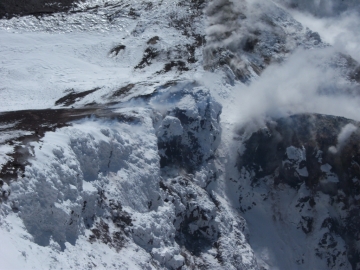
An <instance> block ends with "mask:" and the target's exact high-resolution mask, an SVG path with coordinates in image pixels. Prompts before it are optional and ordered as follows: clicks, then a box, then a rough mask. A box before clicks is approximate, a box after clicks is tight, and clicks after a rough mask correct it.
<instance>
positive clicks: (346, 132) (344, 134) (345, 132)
mask: <svg viewBox="0 0 360 270" xmlns="http://www.w3.org/2000/svg"><path fill="white" fill-rule="evenodd" d="M355 130H357V127H355V126H354V125H353V124H347V125H346V126H344V127H343V128H342V129H341V132H340V133H339V135H338V138H337V145H336V146H331V147H330V148H329V151H330V152H331V153H333V154H336V153H337V152H339V151H341V149H342V148H343V146H344V145H345V143H346V141H347V140H348V139H349V138H350V136H351V134H353V132H354V131H355Z"/></svg>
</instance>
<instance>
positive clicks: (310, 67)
mask: <svg viewBox="0 0 360 270" xmlns="http://www.w3.org/2000/svg"><path fill="white" fill-rule="evenodd" d="M334 53H335V51H334V49H333V48H327V49H316V50H310V51H309V50H298V51H296V52H295V53H294V54H293V55H292V56H290V57H289V58H288V59H287V60H286V61H284V62H283V63H282V64H277V65H270V66H269V67H268V68H267V69H266V70H265V71H264V72H263V73H262V75H261V76H260V77H259V79H258V80H257V81H254V82H253V83H252V84H251V85H250V86H245V85H242V86H239V87H238V89H237V98H236V100H237V101H238V103H237V104H236V107H237V108H238V112H237V115H238V117H239V121H238V123H239V124H240V125H241V124H245V123H247V122H248V121H255V122H259V121H260V122H261V121H263V120H264V119H266V118H267V117H271V118H278V117H284V116H288V115H291V114H295V113H321V114H328V115H336V116H343V117H347V118H351V119H355V120H360V115H359V107H360V97H359V96H358V95H354V94H353V93H354V92H356V91H358V85H357V84H356V83H350V82H349V81H348V80H346V79H345V78H344V75H343V74H341V72H340V71H339V69H337V68H333V67H331V65H330V64H329V63H328V61H329V59H330V58H331V56H333V55H334Z"/></svg>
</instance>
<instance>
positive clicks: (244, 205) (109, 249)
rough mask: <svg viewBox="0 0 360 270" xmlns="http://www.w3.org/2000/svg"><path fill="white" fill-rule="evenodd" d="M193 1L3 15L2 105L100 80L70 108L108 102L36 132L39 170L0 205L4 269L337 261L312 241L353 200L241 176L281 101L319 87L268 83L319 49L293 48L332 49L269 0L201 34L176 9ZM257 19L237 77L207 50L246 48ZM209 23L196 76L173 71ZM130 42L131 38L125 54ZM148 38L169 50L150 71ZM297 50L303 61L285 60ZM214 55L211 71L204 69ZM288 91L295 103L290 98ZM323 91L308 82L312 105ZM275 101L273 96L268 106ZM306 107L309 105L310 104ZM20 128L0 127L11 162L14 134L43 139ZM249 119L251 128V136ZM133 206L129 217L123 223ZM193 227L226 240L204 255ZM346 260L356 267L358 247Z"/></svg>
mask: <svg viewBox="0 0 360 270" xmlns="http://www.w3.org/2000/svg"><path fill="white" fill-rule="evenodd" d="M180 2H181V3H182V2H183V1H160V0H156V1H152V4H153V5H154V6H155V8H153V9H151V10H150V11H146V10H145V7H144V4H143V2H142V1H133V2H132V7H133V8H134V10H135V11H134V12H136V13H139V14H140V15H141V16H139V17H135V18H133V17H131V16H130V15H129V12H128V11H129V7H128V6H125V5H124V6H121V7H120V8H119V6H116V5H117V4H119V3H118V2H117V1H105V0H104V1H98V0H92V1H90V0H89V1H84V2H82V3H79V4H78V7H76V8H75V9H74V11H82V10H86V9H87V8H94V11H84V12H75V13H72V14H67V15H65V14H63V13H60V14H54V15H52V16H44V17H42V18H40V19H38V18H35V17H32V16H28V17H19V18H12V19H11V20H0V35H1V36H2V39H1V40H0V59H1V60H0V61H1V68H0V76H1V78H2V85H1V88H0V111H1V112H6V111H15V110H25V109H27V110H29V109H45V108H59V107H63V105H57V106H55V102H56V101H57V100H58V99H60V98H61V97H63V96H65V95H67V94H68V93H70V91H74V92H75V93H79V92H83V91H88V90H92V89H96V88H99V89H98V90H96V91H94V92H93V93H90V94H88V95H87V96H85V97H83V98H81V99H77V100H76V101H75V103H74V104H73V105H71V106H73V107H74V108H83V107H84V105H86V104H89V103H93V102H96V103H97V107H96V108H95V109H94V110H93V113H92V115H91V116H88V117H84V118H82V119H81V120H76V121H73V122H71V123H70V125H69V126H65V127H62V128H58V129H56V130H55V131H49V132H46V133H45V135H44V137H42V138H41V140H39V141H33V142H30V143H29V144H28V145H27V147H29V149H32V150H31V153H32V155H31V156H32V157H31V158H30V159H29V160H28V161H29V164H27V165H26V167H25V171H24V177H21V178H20V177H19V178H18V179H17V181H12V182H10V183H9V184H6V183H4V184H3V185H2V192H3V194H6V196H5V197H8V199H7V200H6V201H4V202H2V203H1V205H0V213H1V214H0V238H1V239H2V244H1V246H0V261H1V265H0V268H4V269H93V268H94V269H177V268H179V267H183V268H184V269H186V268H187V267H188V266H186V264H187V263H188V264H189V263H190V264H191V266H189V268H191V267H195V268H196V267H198V266H199V265H203V264H206V265H208V266H209V268H212V269H259V268H260V267H264V268H265V269H310V268H316V269H326V267H327V266H326V262H325V259H324V260H322V259H321V258H320V257H319V256H316V254H315V252H314V249H313V247H314V243H316V244H317V243H319V241H320V240H321V239H322V237H323V236H324V235H325V234H326V233H328V230H327V228H323V227H322V222H323V221H324V219H325V218H327V217H329V212H331V211H333V212H336V211H337V212H339V213H340V214H343V213H342V212H341V209H340V207H339V209H335V208H330V207H329V205H330V202H329V201H330V198H329V196H328V195H324V194H315V195H314V198H315V199H314V200H315V201H316V205H317V208H316V210H313V209H311V208H310V207H309V206H308V205H309V202H308V201H306V202H304V203H301V206H297V205H298V202H299V201H301V200H305V199H304V198H306V197H309V196H310V194H309V192H310V191H309V190H308V189H306V188H305V186H304V185H302V186H301V187H300V188H299V190H293V189H290V188H288V187H287V186H286V185H283V184H281V185H278V186H276V187H275V184H274V177H269V176H268V177H265V178H262V179H260V180H259V182H258V184H257V185H254V183H252V182H251V176H252V175H254V172H252V171H246V170H244V169H243V170H242V171H241V172H239V171H238V168H237V163H236V162H237V158H238V155H239V154H240V155H242V154H243V153H244V152H245V150H246V147H245V144H244V142H245V141H246V139H247V138H248V137H249V135H251V133H252V132H253V131H255V130H257V129H258V128H262V127H263V126H262V125H263V124H264V121H265V119H266V117H268V116H269V115H270V116H272V117H274V115H275V116H283V115H284V114H283V113H282V111H286V110H288V109H289V111H291V110H292V109H293V108H292V107H293V105H294V104H295V105H298V103H296V102H294V100H297V99H298V97H300V100H302V99H301V97H302V95H300V92H296V91H295V92H292V91H290V90H292V89H293V88H296V87H299V85H300V88H301V87H303V88H306V87H307V86H308V84H303V83H300V84H299V82H298V81H295V82H293V81H292V80H290V81H286V83H285V85H280V86H279V87H278V90H279V91H278V92H277V93H276V95H274V93H273V92H271V91H270V90H271V89H270V88H267V87H264V85H266V86H270V85H273V84H272V83H273V82H274V80H275V81H282V79H284V76H283V75H281V74H282V71H284V69H287V67H289V65H292V64H293V63H294V62H291V61H295V62H296V61H298V59H299V58H302V55H305V54H307V51H304V52H303V51H300V52H299V51H297V52H295V53H294V50H295V49H296V48H297V47H303V48H306V49H313V48H318V49H319V50H320V49H322V48H324V47H326V46H327V45H326V44H323V43H321V42H320V41H319V40H318V36H317V35H315V34H314V33H312V32H310V31H309V30H308V29H305V28H304V27H303V26H302V25H301V24H300V23H299V22H297V21H296V20H294V19H293V18H292V17H291V15H290V13H288V12H287V11H284V10H282V9H281V8H280V7H278V6H276V5H273V4H272V3H265V2H264V1H263V2H261V1H244V2H243V3H240V2H239V3H235V2H231V3H230V4H229V5H230V6H231V7H232V8H234V9H232V8H230V9H231V10H230V11H229V14H228V15H234V14H236V16H234V18H238V16H240V14H242V13H241V12H244V13H245V15H246V16H247V18H248V19H246V20H245V19H244V20H245V21H244V22H243V21H241V22H240V21H238V20H237V19H235V20H234V21H231V20H229V21H226V22H225V23H224V24H223V25H222V24H216V23H214V22H217V20H218V19H219V17H218V16H217V15H218V14H217V15H216V14H215V15H214V14H213V15H208V18H207V26H206V25H205V22H204V20H205V19H204V14H203V13H202V12H201V13H199V14H200V15H199V14H197V15H196V16H195V19H194V18H192V19H193V20H195V21H194V22H193V25H192V26H191V27H189V28H191V29H190V30H189V29H187V30H189V31H190V32H191V31H193V32H194V33H193V34H194V36H191V35H190V34H189V35H186V34H184V33H183V29H182V28H181V27H185V26H184V25H181V27H180V29H179V26H176V20H175V19H182V18H183V19H184V20H185V21H186V20H187V19H188V17H187V16H188V15H189V14H190V13H191V14H192V13H194V14H195V12H196V11H195V10H190V11H189V10H188V9H191V7H186V6H182V5H180ZM225 2H226V1H225ZM247 2H249V3H247ZM250 2H251V3H250ZM216 3H218V1H212V2H211V3H210V4H214V5H215V4H216ZM105 4H106V5H105ZM114 4H116V5H115V6H114ZM245 4H246V5H247V6H246V8H243V5H244V6H245ZM97 5H99V7H98V8H96V6H97ZM119 5H123V2H121V3H120V4H119ZM215 6H216V5H215ZM211 7H212V5H209V7H208V9H206V12H208V11H209V9H211ZM234 10H235V11H234ZM264 10H266V11H267V12H266V16H265V15H264V14H263V13H262V12H263V11H264ZM208 13H209V12H208ZM209 14H210V13H209ZM198 15H199V16H198ZM245 15H244V16H245ZM108 16H110V17H111V18H112V20H109V19H108V18H109V17H108ZM246 16H245V17H246ZM264 16H265V18H266V20H265V19H264V18H263V17H264ZM230 17H231V16H230ZM240 17H241V16H240ZM242 20H243V19H242ZM267 20H270V21H271V22H272V24H271V26H269V25H267V23H266V22H268V21H267ZM185 21H184V22H185ZM184 22H182V23H184ZM213 23H214V24H213ZM180 24H181V22H180ZM228 24H229V25H231V27H234V29H233V30H234V31H233V33H231V35H230V37H228V38H226V39H224V40H217V37H216V35H217V34H219V32H220V34H223V33H221V32H223V31H224V29H227V27H228V26H229V25H228ZM232 24H233V25H232ZM174 25H175V26H174ZM253 30H254V31H253ZM256 30H259V31H260V30H261V37H260V38H259V39H260V43H259V44H260V46H259V49H258V51H256V52H254V53H244V51H241V50H242V49H239V51H236V52H235V53H234V55H235V56H236V57H238V58H236V57H235V56H234V57H235V58H236V60H233V62H232V63H235V64H239V67H240V68H244V70H245V71H247V72H248V73H246V74H247V76H248V78H247V81H246V83H245V84H243V83H241V82H240V81H238V80H236V75H235V74H234V72H233V70H232V69H231V68H230V66H228V65H225V66H224V67H223V69H222V68H221V67H218V66H216V67H214V66H211V64H214V63H215V64H216V65H218V63H219V62H217V61H218V59H216V57H215V56H214V59H208V58H207V57H208V56H207V55H206V49H209V48H211V49H214V50H215V49H219V48H230V47H231V48H232V47H234V48H240V47H241V48H242V46H243V43H244V42H245V40H244V39H245V38H247V36H246V35H248V34H249V33H250V34H251V36H252V35H253V33H252V32H256ZM205 33H206V34H207V37H206V40H207V42H208V43H207V45H206V46H208V47H205V50H204V47H203V46H204V45H201V46H198V47H196V48H195V49H194V50H195V52H194V54H195V58H197V60H198V61H196V62H195V63H189V62H188V63H186V65H187V66H188V67H189V71H183V72H180V71H178V70H176V69H173V70H171V71H169V72H163V69H164V64H166V63H168V62H169V61H170V60H171V61H172V60H174V59H175V60H178V59H183V60H184V61H185V58H186V57H188V54H189V51H187V50H185V49H184V48H186V46H188V45H191V44H193V42H194V39H195V36H196V35H199V36H201V35H203V34H205ZM154 36H158V37H159V39H158V41H157V43H156V44H152V45H150V44H148V43H147V42H148V40H149V39H150V38H153V37H154ZM119 44H122V45H124V46H126V47H125V49H124V50H123V51H121V52H119V54H118V55H116V54H114V53H113V54H111V53H110V51H111V49H113V48H114V47H115V46H117V45H119ZM149 47H150V48H153V49H155V50H156V51H157V52H158V53H159V54H158V56H157V58H156V59H152V60H151V61H150V62H151V63H148V64H149V65H145V67H144V68H143V69H137V68H135V67H136V66H137V65H138V63H139V62H140V61H141V60H142V58H143V54H144V51H145V49H147V48H149ZM182 50H183V51H182ZM313 51H315V50H313ZM316 52H318V51H315V52H314V53H313V54H310V53H309V55H310V56H311V55H315V54H316ZM227 53H228V52H222V54H221V57H225V56H226V55H227ZM293 53H294V54H295V57H293V58H291V59H290V61H289V62H286V61H285V60H286V59H287V57H289V56H291V54H293ZM182 54H184V55H185V56H184V55H182ZM260 55H261V57H263V56H264V55H266V56H267V57H269V59H271V61H274V62H279V63H280V62H283V63H284V64H283V65H281V64H279V63H278V64H276V65H270V67H269V69H270V70H273V69H272V68H274V66H275V68H274V69H275V70H277V73H276V72H275V73H272V72H268V73H267V75H266V74H265V80H264V81H262V77H261V75H262V74H261V72H256V66H257V65H258V66H261V67H262V68H266V66H267V65H268V64H266V65H265V64H264V63H262V62H261V61H262V60H261V59H260V58H261V57H260ZM307 57H308V58H309V56H307ZM210 58H211V57H210ZM320 58H321V57H320ZM306 59H307V58H305V61H307V60H306ZM320 60H321V61H322V60H323V59H322V58H321V59H320ZM236 61H238V62H236ZM302 61H304V60H303V59H302ZM208 62H209V63H208ZM301 63H303V62H301ZM301 63H300V64H301ZM316 63H317V62H315V64H316ZM207 64H209V66H210V67H211V68H208V69H207V70H204V68H203V66H206V65H207ZM297 66H299V65H295V67H297ZM300 66H301V65H300ZM212 69H213V70H212ZM316 71H317V72H318V70H317V69H316ZM274 74H275V75H276V76H275V79H274V76H273V75H274ZM286 74H287V75H289V78H290V77H291V78H292V77H296V75H298V74H299V72H298V70H297V69H296V68H295V69H292V70H290V71H289V72H286ZM304 74H305V75H306V74H308V72H304V73H300V76H299V77H300V79H299V80H304V78H303V77H304ZM332 74H333V73H331V74H330V75H332ZM313 75H314V76H313V77H314V78H315V77H316V78H317V77H318V73H314V74H313ZM266 76H267V77H266ZM269 78H270V79H269ZM252 83H253V84H252ZM312 83H313V81H311V82H310V84H312ZM315 84H316V83H315ZM129 85H133V86H132V87H130V88H131V89H130V90H129V91H128V92H127V93H123V94H121V95H120V96H114V93H116V91H117V90H119V89H122V88H123V87H125V88H126V86H129ZM252 85H255V86H252ZM276 85H278V83H277V82H276ZM257 88H259V89H257ZM280 88H281V89H280ZM283 88H284V89H283ZM264 89H265V91H264V93H265V92H266V93H265V94H264V95H263V92H261V91H263V90H264ZM300 90H301V89H300ZM316 90H318V89H316ZM285 91H286V92H288V94H289V95H288V96H286V97H290V96H291V99H289V100H287V99H286V97H285V98H284V92H285ZM301 93H302V92H301ZM150 94H151V95H150ZM308 94H309V95H308ZM313 94H314V93H312V92H309V91H307V92H306V93H305V95H306V99H304V100H305V101H306V100H308V99H311V98H312V97H313V96H312V95H313ZM144 95H147V96H146V97H144ZM307 95H308V96H307ZM141 96H143V97H141ZM254 100H255V101H256V102H254ZM276 101H279V102H278V103H277V102H276ZM302 101H303V100H302ZM110 102H112V103H111V105H109V104H108V103H110ZM269 103H273V104H272V106H269V107H267V105H268V104H269ZM355 103H356V101H354V104H355ZM311 104H312V105H314V104H316V102H314V103H311ZM351 104H353V103H351ZM262 105H264V106H262ZM69 107H70V106H69ZM295 107H296V106H295ZM310 107H311V106H309V108H310ZM339 107H341V106H339ZM284 108H285V109H284ZM309 108H306V110H308V109H309ZM357 108H358V107H356V109H357ZM302 109H303V108H301V109H299V110H298V108H294V110H295V112H298V111H302ZM316 109H317V108H315V109H314V108H311V110H312V111H311V112H313V111H316ZM332 109H333V108H331V110H332ZM69 110H70V111H71V109H69ZM329 110H330V109H329ZM75 111H76V110H74V112H75ZM274 111H275V113H274ZM253 112H255V113H256V115H255V114H252V113H253ZM356 112H357V111H356ZM288 113H289V112H288V111H286V113H285V115H287V114H288ZM259 115H261V117H262V118H261V119H259V118H257V116H259ZM253 116H254V117H253ZM244 119H245V120H246V121H243V120H244ZM249 121H250V122H251V123H248V122H249ZM239 123H240V125H239ZM243 124H247V126H246V127H244V126H243ZM14 125H15V124H14V123H6V124H1V126H0V131H1V135H0V136H1V137H0V166H2V165H3V164H5V163H6V162H7V161H9V160H11V157H10V156H9V155H10V154H12V153H13V151H14V146H12V145H9V144H5V143H6V142H7V141H8V140H14V139H16V138H18V137H20V136H24V135H31V132H29V131H23V130H11V128H12V127H13V126H14ZM241 128H244V130H245V132H244V133H243V134H241V135H239V130H241ZM9 130H10V131H9ZM355 130H356V127H355V126H354V125H352V126H346V127H345V128H344V129H343V131H341V133H340V134H339V138H338V140H339V145H340V144H341V142H343V141H346V140H348V139H349V137H350V136H351V134H352V133H353V132H354V131H355ZM160 143H168V144H169V145H171V144H172V143H173V144H175V143H179V144H177V145H176V147H177V148H180V150H179V151H180V152H181V151H184V152H181V153H186V154H187V156H184V157H183V156H181V158H183V159H184V160H186V162H187V163H188V164H191V165H193V168H192V170H193V171H191V173H190V172H189V171H186V168H182V167H181V165H182V164H180V165H179V164H177V163H176V162H174V164H171V165H170V166H166V167H165V168H164V167H162V166H161V164H160V163H161V160H162V159H164V158H165V159H166V158H169V157H168V156H166V150H168V149H159V145H160ZM184 149H185V150H187V152H185V150H184ZM172 150H173V149H172ZM176 150H178V149H176ZM320 152H321V151H320ZM320 152H318V155H317V158H318V161H319V163H321V162H322V158H321V154H322V153H320ZM304 161H306V151H305V147H304V146H301V147H295V146H290V147H288V148H286V149H285V151H284V160H283V164H289V165H291V166H293V167H294V168H295V170H296V172H297V174H298V175H299V176H301V177H304V178H306V177H309V172H308V170H307V168H306V167H304V166H303V163H304ZM179 163H181V162H179ZM321 170H322V172H323V173H324V175H323V176H322V179H321V184H324V185H325V184H329V183H330V184H336V183H338V182H339V179H338V178H337V176H336V175H335V174H334V173H332V172H331V166H330V165H329V164H322V166H321ZM10 192H11V196H8V195H9V193H10ZM240 198H241V199H240ZM299 205H300V204H299ZM294 209H295V210H294ZM300 213H301V214H300ZM119 217H121V218H124V217H125V221H123V220H120V221H121V222H122V223H121V222H120V221H119ZM126 217H127V218H128V219H129V220H130V222H129V220H126ZM308 217H314V223H313V231H312V232H314V233H310V234H306V233H304V230H305V231H306V230H307V227H306V226H307V224H306V223H305V221H306V219H304V218H308ZM121 218H120V219H121ZM304 220H305V221H304ZM116 222H118V223H116ZM119 222H120V223H119ZM130 223H131V225H130ZM104 224H105V225H104ZM119 224H120V225H119ZM304 227H305V228H304ZM96 230H97V231H96ZM96 233H98V234H99V235H100V236H99V235H96ZM116 233H118V235H120V238H121V237H122V238H121V239H122V240H124V241H123V242H121V241H120V240H119V239H117V240H119V242H121V243H120V244H119V243H118V242H116V241H115V236H116V235H117V234H116ZM101 234H103V235H101ZM194 235H196V237H198V238H199V239H198V240H197V241H199V242H200V243H202V244H201V245H204V246H206V245H208V243H211V245H209V246H208V247H206V249H204V250H201V252H200V254H199V255H196V256H195V255H194V254H191V253H197V248H199V247H197V246H196V245H200V244H198V243H195V244H194V246H195V247H190V248H189V247H188V246H187V245H188V244H189V243H188V242H187V241H188V238H190V239H192V238H195V236H194ZM198 235H200V237H199V236H198ZM102 237H103V238H102ZM334 237H335V238H336V242H337V245H338V246H337V249H338V251H340V252H341V254H345V251H346V247H345V243H344V241H343V240H342V239H341V237H340V236H334ZM91 239H95V240H94V241H91ZM104 239H105V240H104ZM109 239H110V240H109ZM201 241H203V242H201ZM204 243H205V244H204ZM116 244H118V246H116ZM201 245H200V246H201ZM191 248H193V249H194V250H193V251H191ZM188 249H189V250H188ZM324 252H325V251H324ZM326 252H327V251H326ZM330 252H331V251H329V253H326V254H330ZM324 254H325V253H324ZM329 256H330V255H329ZM339 261H340V262H343V265H344V267H348V266H349V262H348V260H347V258H346V256H345V255H341V256H340V259H339ZM339 265H340V263H338V264H337V265H335V268H334V269H336V267H340V266H339Z"/></svg>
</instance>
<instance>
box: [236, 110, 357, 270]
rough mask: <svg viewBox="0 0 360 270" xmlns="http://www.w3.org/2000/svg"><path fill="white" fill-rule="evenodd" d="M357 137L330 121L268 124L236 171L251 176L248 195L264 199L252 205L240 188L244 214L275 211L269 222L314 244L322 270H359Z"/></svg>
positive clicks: (298, 118)
mask: <svg viewBox="0 0 360 270" xmlns="http://www.w3.org/2000/svg"><path fill="white" fill-rule="evenodd" d="M359 134H360V133H359V123H358V122H355V121H352V120H349V119H345V118H340V117H334V116H326V115H316V114H311V115H308V114H305V115H294V116H291V117H288V118H282V119H279V120H276V121H273V122H269V123H267V125H266V127H264V128H262V129H260V130H258V131H256V132H254V133H253V134H252V135H251V136H250V138H249V139H248V140H246V142H245V148H246V150H245V152H244V153H243V155H239V157H238V162H237V168H238V170H239V171H240V172H241V174H242V175H243V176H245V175H246V177H247V181H249V182H248V183H249V184H250V186H251V187H252V188H251V189H250V190H251V191H250V192H253V193H258V195H260V197H258V198H256V196H255V197H253V198H251V196H249V193H248V192H249V189H246V188H244V187H243V186H242V185H243V184H242V183H239V187H240V189H242V192H241V195H240V197H239V202H240V205H241V211H242V212H244V213H245V212H246V213H251V211H252V210H253V209H254V208H256V207H258V205H259V204H260V203H266V204H270V205H274V207H273V209H272V211H271V213H267V214H268V215H272V216H273V219H274V222H275V223H279V224H281V225H280V227H281V226H285V224H287V225H288V226H291V227H293V229H294V230H299V231H300V232H302V233H303V234H304V235H307V237H311V238H312V239H311V241H309V240H307V241H306V243H307V245H308V248H309V249H311V250H312V251H313V256H314V257H315V256H316V257H318V258H319V259H321V260H323V261H324V262H326V264H325V265H324V267H326V268H329V269H339V268H349V267H350V266H349V265H348V262H347V260H348V261H349V263H350V264H351V267H352V268H353V269H357V268H358V265H357V263H358V261H359V259H358V256H359V249H358V247H357V243H358V241H359V231H358V229H357V225H356V224H357V223H358V221H359V205H358V199H359V198H360V197H359V184H360V182H359V177H360V176H359V173H360V171H359V169H360V167H359V162H360V160H359V158H360V155H359V154H360V152H359V147H358V142H359V139H360V137H359ZM245 189H246V191H245ZM288 194H292V195H291V196H289V195H288ZM279 200H280V201H281V202H282V203H280V204H279ZM243 201H244V202H245V203H243ZM251 201H253V202H251ZM250 202H251V203H250ZM249 204H250V205H249ZM275 205H276V206H275ZM247 215H251V214H247ZM316 259H317V258H316ZM298 263H299V265H301V264H304V263H305V262H304V260H303V259H299V261H298Z"/></svg>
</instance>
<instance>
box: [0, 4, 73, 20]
mask: <svg viewBox="0 0 360 270" xmlns="http://www.w3.org/2000/svg"><path fill="white" fill-rule="evenodd" d="M75 2H76V0H57V1H54V0H26V1H23V0H2V1H1V2H0V18H3V17H5V18H11V17H14V16H18V15H20V16H26V15H35V16H41V15H45V14H51V13H55V12H64V11H68V10H70V9H71V7H72V6H73V4H74V3H75Z"/></svg>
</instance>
